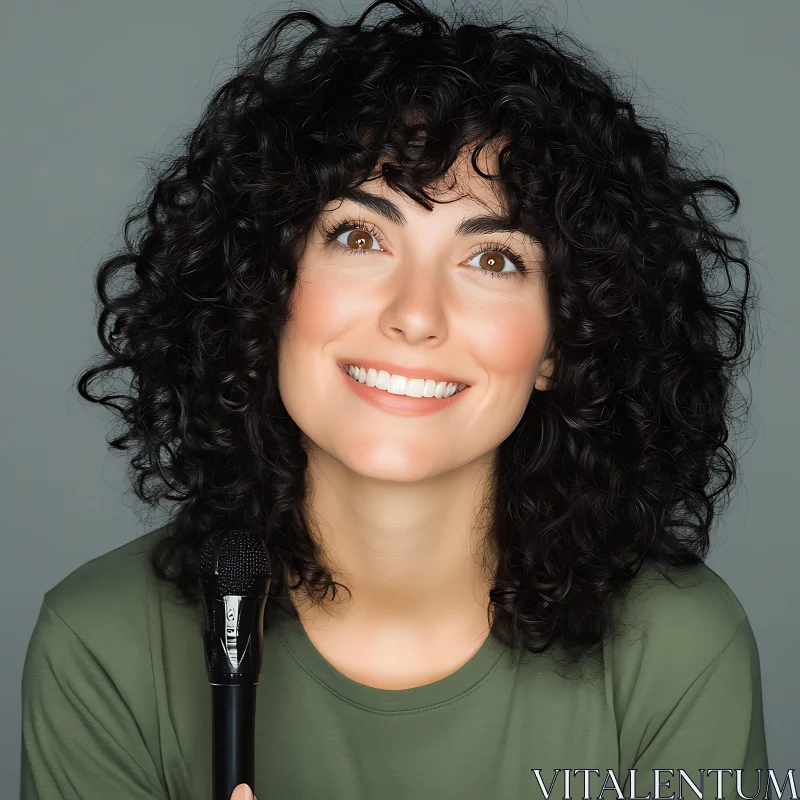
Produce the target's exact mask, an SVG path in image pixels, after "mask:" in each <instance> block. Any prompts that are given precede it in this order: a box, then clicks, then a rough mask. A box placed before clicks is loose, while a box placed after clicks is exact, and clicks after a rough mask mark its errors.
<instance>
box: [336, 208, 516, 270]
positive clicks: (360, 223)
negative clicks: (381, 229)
mask: <svg viewBox="0 0 800 800" xmlns="http://www.w3.org/2000/svg"><path fill="white" fill-rule="evenodd" d="M349 228H355V229H358V230H364V231H366V232H367V233H369V234H370V236H373V237H374V238H375V239H376V240H377V241H378V244H382V243H383V238H382V237H381V235H380V234H379V233H378V231H377V230H376V229H375V227H374V226H373V225H371V224H370V223H369V222H366V221H365V220H358V219H345V220H342V221H341V222H333V223H331V225H330V226H329V227H325V226H322V231H323V233H324V234H325V241H331V242H333V240H334V239H336V238H337V237H338V236H339V235H341V234H342V233H343V232H344V231H346V230H347V229H349ZM333 243H334V244H335V245H336V246H337V247H338V248H339V249H341V250H343V251H345V252H346V253H349V254H351V255H364V254H365V253H371V252H374V251H373V250H353V249H352V248H350V247H345V245H343V244H340V243H339V242H333ZM487 250H491V251H492V252H494V253H501V254H502V255H504V256H505V257H506V258H508V260H509V261H510V262H511V263H512V264H513V265H514V266H515V267H516V268H517V271H515V272H513V271H512V272H493V271H492V270H489V269H480V268H478V267H476V268H475V269H477V270H478V271H479V272H485V273H488V274H489V275H490V276H491V277H492V278H510V277H513V276H515V275H516V276H520V275H524V274H525V273H526V272H527V271H528V269H527V267H526V266H525V262H524V261H523V259H522V257H521V256H520V255H519V254H518V253H515V252H514V251H513V250H509V249H508V248H507V247H504V246H503V245H500V244H497V243H496V242H483V243H482V244H479V245H477V249H476V250H475V252H473V253H471V254H470V255H469V256H468V257H467V260H470V259H472V258H474V257H475V256H477V255H478V254H480V253H485V252H486V251H487Z"/></svg>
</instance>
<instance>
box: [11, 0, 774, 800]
mask: <svg viewBox="0 0 800 800" xmlns="http://www.w3.org/2000/svg"><path fill="white" fill-rule="evenodd" d="M379 5H382V3H374V4H373V5H371V6H370V7H368V8H367V9H366V10H365V11H364V12H363V14H362V15H361V17H360V18H359V19H358V20H357V22H355V23H354V24H350V25H342V26H339V27H336V26H332V25H328V24H326V23H324V22H322V21H321V20H320V19H319V18H318V17H316V16H314V15H312V14H308V13H300V12H295V13H290V14H287V15H285V16H284V17H283V18H282V19H281V20H279V21H278V22H277V23H276V24H274V25H273V26H272V27H271V28H270V29H269V30H268V31H267V33H266V34H265V35H264V36H263V38H262V39H261V40H260V41H259V42H258V44H257V45H256V47H255V48H253V50H252V51H251V53H250V54H249V58H248V60H247V62H246V63H245V64H244V65H243V67H242V68H241V70H240V71H239V73H238V74H237V76H235V77H234V78H232V79H231V80H230V81H228V82H227V83H226V85H225V86H223V87H222V88H221V89H220V90H219V91H217V92H216V94H215V95H214V97H213V98H212V100H211V102H210V103H209V105H208V107H207V109H206V110H205V111H204V113H203V115H202V118H201V120H200V122H199V124H198V125H197V128H196V130H195V131H194V132H193V133H192V135H191V136H190V137H189V138H188V141H187V142H186V147H185V148H184V149H185V152H182V153H180V154H179V155H177V156H176V157H175V158H174V160H173V161H172V162H171V163H170V164H169V165H167V167H165V168H164V169H163V171H162V172H161V173H160V175H159V177H158V179H157V180H156V181H155V182H154V188H153V191H152V193H151V194H150V196H149V198H148V199H147V203H146V206H145V207H144V208H143V209H141V210H140V211H137V213H135V214H132V216H131V218H130V219H129V222H128V225H126V249H125V250H124V251H123V252H122V253H120V254H117V255H115V256H113V257H112V258H110V259H108V260H107V261H106V262H105V263H104V264H103V265H102V267H101V269H100V271H99V274H98V277H97V290H98V293H99V296H100V298H101V301H102V304H103V312H102V315H101V319H100V323H99V326H98V332H99V335H100V337H101V340H102V342H103V344H104V347H105V349H106V350H107V352H108V353H109V357H108V358H107V359H106V360H105V361H104V362H103V363H100V364H98V365H96V366H94V367H92V368H91V369H88V370H86V371H85V372H84V373H83V374H82V375H81V377H80V381H79V384H78V390H79V392H80V393H81V395H82V396H83V397H84V398H86V399H88V400H90V401H93V402H97V403H101V404H103V405H106V406H110V407H112V408H116V409H117V410H118V411H119V412H120V413H121V415H122V418H123V419H124V422H125V425H126V430H125V431H124V433H123V434H122V435H120V436H119V437H118V438H115V439H113V440H112V441H111V445H112V446H113V447H114V448H116V449H127V448H129V447H135V448H136V455H135V456H134V457H133V459H132V466H133V468H134V469H135V470H136V472H137V473H138V479H137V481H136V491H137V495H138V496H139V497H140V498H141V499H143V500H145V501H146V502H148V503H151V504H155V503H156V502H157V501H158V500H159V499H160V498H162V497H167V498H169V499H174V500H177V501H178V504H177V510H176V511H175V513H174V514H173V516H172V518H171V520H170V522H169V524H168V525H165V526H164V527H162V528H159V529H157V530H155V531H152V532H151V533H149V534H147V535H146V536H142V537H139V538H138V539H136V540H135V541H133V542H131V543H129V544H126V545H125V546H123V547H121V548H118V549H117V550H114V551H112V552H110V553H106V554H105V555H103V556H101V557H100V558H98V559H95V560H94V561H91V562H89V563H88V564H85V565H83V566H82V567H81V568H80V569H78V570H77V571H76V572H74V573H72V574H71V575H70V576H68V577H67V578H65V579H64V580H63V581H62V582H61V583H60V584H58V585H57V586H56V587H54V588H53V589H51V590H50V591H49V592H48V593H46V595H45V598H44V603H43V606H42V610H41V612H40V617H39V620H38V622H37V626H36V630H35V631H34V634H33V637H32V639H31V644H30V646H29V650H28V656H27V660H26V665H25V677H24V683H23V702H24V713H23V766H22V785H23V790H22V794H23V798H24V800H33V798H38V799H39V800H51V798H53V799H54V798H61V797H105V796H114V797H118V798H125V800H139V799H141V800H144V798H147V800H152V798H156V797H162V798H167V797H168V798H186V800H198V798H203V797H208V796H209V793H210V780H211V767H210V761H209V747H210V717H211V714H210V699H209V690H208V682H207V675H206V673H205V665H204V662H203V652H202V636H201V630H202V624H203V623H202V611H201V609H200V606H199V602H198V594H197V582H196V574H195V573H196V566H197V559H198V553H199V551H200V549H201V546H202V543H203V541H204V539H205V537H206V536H208V535H209V534H210V533H212V532H213V531H215V530H218V529H220V528H248V529H250V530H254V531H257V532H259V535H262V536H263V538H264V541H265V543H266V546H267V548H268V552H269V554H270V558H271V563H272V566H273V571H274V575H275V577H274V578H273V581H272V584H271V586H270V591H269V599H268V602H267V608H266V615H265V628H266V633H265V644H264V660H263V666H262V672H261V680H260V683H259V690H258V707H257V722H256V737H257V739H256V742H257V755H256V787H255V788H256V792H257V794H258V795H259V796H260V797H261V800H265V798H266V799H267V800H294V798H319V797H322V796H325V797H329V798H342V799H344V798H348V800H351V799H352V798H356V799H359V798H364V799H365V800H366V799H367V798H369V799H370V800H371V799H372V798H376V797H380V798H404V799H406V798H412V797H414V798H417V797H419V798H433V797H436V798H439V799H441V798H462V799H467V800H469V799H470V798H481V800H485V798H487V797H491V798H498V800H511V798H522V797H525V798H529V797H540V796H542V797H546V796H549V797H566V796H573V797H579V796H595V797H596V796H606V795H605V791H608V790H611V791H612V792H613V793H614V795H615V796H618V797H622V796H624V797H640V798H641V797H647V796H648V795H649V796H650V797H655V796H659V795H655V794H654V792H655V791H659V792H661V795H660V796H669V795H670V794H672V793H674V792H675V791H679V792H682V793H686V796H689V797H692V796H696V795H695V794H691V792H692V791H696V790H700V791H702V790H703V787H704V784H705V786H706V788H705V791H708V792H712V791H716V787H717V785H718V784H717V781H718V780H719V782H720V783H719V785H720V786H721V787H722V790H721V791H719V792H717V794H718V795H724V796H726V797H729V796H735V795H734V794H733V792H734V791H735V790H736V789H737V788H738V789H740V795H747V796H750V797H754V796H756V794H763V792H764V790H765V788H766V786H765V785H764V783H763V782H762V778H761V775H760V774H759V773H758V770H766V768H767V752H766V743H765V736H764V724H763V713H762V703H761V684H760V673H759V659H758V651H757V647H756V643H755V640H754V638H753V633H752V630H751V628H750V624H749V622H748V619H747V616H746V614H745V612H744V610H743V609H742V606H741V605H740V603H739V602H738V600H737V599H736V597H735V595H734V594H733V592H732V591H731V589H730V588H729V587H728V586H727V585H726V584H725V582H724V581H723V580H722V579H721V578H720V577H719V576H717V575H716V573H714V572H713V571H712V570H711V569H710V568H708V567H707V566H706V565H705V564H704V558H705V556H706V554H707V552H708V548H709V530H710V526H711V522H712V519H713V516H714V513H715V510H716V508H719V507H720V506H721V504H722V501H723V500H726V499H727V494H726V490H728V489H729V487H730V486H731V485H732V484H733V481H734V479H735V474H736V473H735V467H736V462H735V457H734V455H733V453H732V452H731V451H730V450H729V449H728V448H727V447H726V445H725V442H726V440H727V437H728V425H729V422H730V398H731V394H732V393H733V391H734V390H735V380H736V375H737V371H738V370H740V369H741V368H743V367H744V366H745V365H746V363H747V359H746V357H744V356H743V353H744V348H745V341H746V337H745V331H746V326H747V322H748V319H747V314H748V312H749V311H751V310H752V300H753V294H752V292H751V290H750V268H749V264H748V260H747V256H746V249H745V246H744V242H743V241H742V240H740V239H737V238H735V237H733V236H731V235H729V234H726V233H724V232H723V231H722V230H721V229H720V228H719V227H718V226H717V225H716V223H715V220H714V219H713V217H712V216H711V215H710V213H709V211H708V210H707V208H706V206H705V200H706V195H708V194H710V193H717V194H719V195H721V196H722V197H723V198H724V199H727V200H728V201H729V202H730V203H731V205H732V207H733V211H734V212H735V211H736V210H737V209H738V205H739V198H738V195H737V194H736V192H735V190H734V189H733V187H732V186H731V185H730V184H729V183H728V182H726V181H725V180H723V179H720V178H711V177H708V176H705V175H702V174H700V173H698V172H696V171H693V170H691V169H690V168H689V166H687V164H686V163H683V162H682V161H681V160H680V159H678V158H677V157H676V156H675V154H674V143H672V142H671V141H670V140H669V138H668V137H667V136H666V135H665V134H664V133H663V132H662V131H660V130H658V129H657V128H655V127H649V126H647V125H645V124H643V123H642V122H641V121H639V120H638V119H637V117H636V115H635V113H634V110H633V108H632V106H631V104H630V103H629V102H628V101H627V100H626V99H624V97H623V96H622V93H621V91H620V90H619V89H617V88H615V87H614V85H613V80H612V78H610V77H608V76H607V75H605V71H604V70H603V68H602V67H601V66H599V65H598V64H596V63H593V60H592V58H591V57H590V55H589V54H588V53H586V52H583V51H582V50H581V49H580V47H579V46H578V45H577V44H576V43H575V42H574V41H573V40H569V41H570V42H571V44H572V47H571V48H568V47H567V45H566V44H565V43H564V42H563V41H562V38H563V37H561V36H558V35H554V36H551V37H546V36H544V34H543V33H541V32H538V33H537V32H536V31H535V30H534V29H532V28H529V29H527V30H525V29H520V28H516V27H515V26H513V25H512V24H510V23H501V24H497V25H492V26H481V25H477V24H474V23H473V24H451V23H449V22H447V21H446V20H444V19H443V18H442V17H440V16H439V15H437V14H435V13H434V12H432V11H430V10H428V9H426V8H425V7H424V6H422V5H420V4H418V3H416V2H414V1H413V0H398V2H395V3H393V5H394V6H395V7H396V11H397V14H396V15H395V16H394V17H388V18H387V19H385V20H382V21H381V20H378V21H376V22H375V24H374V25H369V26H368V25H367V18H368V17H370V16H371V15H372V13H373V9H375V8H377V7H378V6H379ZM301 22H302V23H305V24H307V25H309V26H311V32H310V33H308V35H307V36H305V38H303V39H302V40H301V41H299V42H296V43H294V44H292V45H290V46H287V47H286V48H283V49H282V48H281V47H280V46H279V44H280V39H281V37H282V36H284V35H288V31H289V30H290V29H291V28H292V26H294V25H295V24H296V23H301ZM145 217H146V219H145ZM135 221H143V222H144V224H143V227H142V228H141V230H140V231H139V232H137V234H136V235H135V236H134V237H131V236H130V235H129V234H128V226H129V225H132V224H133V223H134V222H135ZM128 266H134V267H135V272H134V274H133V275H132V276H131V279H132V283H130V284H129V285H126V286H119V287H116V288H112V281H113V278H114V277H115V276H116V275H117V273H120V272H122V270H123V268H125V267H128ZM735 267H739V268H740V269H741V270H742V272H743V273H744V275H745V279H746V280H745V287H744V290H743V291H741V292H738V293H737V292H736V290H735V289H734V288H733V284H732V275H731V270H732V268H735ZM716 271H722V272H723V273H724V274H723V288H722V289H720V287H719V286H712V280H716V279H717V277H718V276H717V275H716V274H714V273H715V272H716ZM728 278H731V280H727V279H728ZM725 284H727V288H725V286H724V285H725ZM112 316H113V317H114V318H115V320H114V325H113V328H112V330H111V332H110V333H109V332H106V329H105V325H106V322H107V321H109V319H110V318H111V317H112ZM122 368H127V369H129V370H131V371H132V372H133V375H134V381H133V383H132V384H131V386H132V389H131V391H130V393H129V394H128V395H126V396H124V397H123V398H122V399H123V400H125V402H124V404H119V405H118V404H117V401H118V400H120V395H119V394H105V395H103V394H94V393H92V391H91V390H90V383H91V381H92V380H93V379H94V378H95V377H97V376H100V375H102V374H103V373H105V372H110V371H113V370H117V369H122ZM717 479H721V480H717ZM343 589H346V590H347V591H346V592H344V593H343V592H342V591H340V590H343ZM658 770H661V772H659V771H658ZM681 770H682V771H683V772H680V771H681ZM707 770H711V772H705V771H707ZM720 770H721V772H720ZM736 770H739V771H740V772H739V773H738V774H737V772H736ZM726 771H730V774H729V773H728V772H726ZM737 778H738V780H739V784H738V786H737V784H736V779H737ZM688 781H691V782H692V783H689V782H688ZM693 787H694V788H693ZM244 789H245V787H244V786H240V787H238V788H237V792H235V793H234V795H235V796H244V794H243V792H244ZM240 792H241V793H242V794H239V793H240ZM601 792H602V794H601Z"/></svg>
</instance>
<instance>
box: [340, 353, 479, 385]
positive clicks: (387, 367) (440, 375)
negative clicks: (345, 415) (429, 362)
mask: <svg viewBox="0 0 800 800" xmlns="http://www.w3.org/2000/svg"><path fill="white" fill-rule="evenodd" d="M347 364H354V365H355V366H357V367H364V369H370V368H372V369H376V370H378V371H380V370H384V371H386V372H388V373H389V374H390V375H405V376H406V377H407V378H426V379H429V380H432V381H436V382H437V383H439V382H441V381H445V382H447V383H455V384H457V385H458V384H462V383H463V384H464V385H465V386H470V383H469V382H468V381H464V380H461V379H460V378H454V377H453V376H452V375H448V374H447V373H445V372H440V371H439V370H437V369H433V368H432V367H422V366H420V367H406V366H403V365H402V364H394V363H392V362H391V361H377V360H376V359H373V358H360V357H358V356H356V357H353V358H345V359H339V366H342V367H344V366H346V365H347Z"/></svg>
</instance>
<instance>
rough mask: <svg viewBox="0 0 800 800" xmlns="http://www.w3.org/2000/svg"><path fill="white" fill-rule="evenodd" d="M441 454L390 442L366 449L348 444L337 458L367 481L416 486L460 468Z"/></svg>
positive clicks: (335, 455)
mask: <svg viewBox="0 0 800 800" xmlns="http://www.w3.org/2000/svg"><path fill="white" fill-rule="evenodd" d="M442 455H443V454H442V453H441V452H435V451H434V452H432V451H431V449H430V448H423V450H422V451H421V450H420V448H419V447H418V446H410V445H405V446H404V445H401V444H399V443H395V444H388V443H387V444H384V445H383V446H376V447H371V448H367V449H364V448H360V449H359V448H358V447H357V446H356V445H349V446H347V447H345V448H342V449H341V450H340V451H339V452H338V453H335V454H334V458H336V460H337V461H339V462H340V463H341V464H343V465H344V466H345V467H347V468H348V469H349V470H351V471H352V472H355V473H356V474H358V475H361V476H362V477H364V478H372V479H374V480H379V481H397V482H401V483H414V482H416V481H423V480H426V479H428V478H434V477H436V476H437V475H441V474H443V473H446V472H450V471H452V470H453V469H456V468H457V466H458V465H455V464H451V463H445V461H444V459H443V458H442ZM451 458H452V456H451ZM448 461H449V459H448Z"/></svg>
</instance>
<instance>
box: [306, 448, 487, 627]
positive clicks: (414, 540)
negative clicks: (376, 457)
mask: <svg viewBox="0 0 800 800" xmlns="http://www.w3.org/2000/svg"><path fill="white" fill-rule="evenodd" d="M494 470H495V454H493V453H490V454H488V455H487V456H486V457H485V458H483V459H478V460H476V461H474V462H472V463H470V464H468V465H466V466H465V467H462V468H461V469H459V470H456V471H454V472H451V473H448V474H447V475H441V476H437V477H435V478H432V479H430V480H424V481H417V482H415V483H399V482H393V481H380V480H375V479H372V478H368V477H364V476H363V475H359V474H356V473H354V472H352V471H351V470H349V469H348V468H347V467H345V466H344V465H343V464H341V463H340V462H338V461H336V460H335V459H333V458H331V457H330V456H329V455H327V454H326V453H324V452H323V451H320V450H319V449H316V448H314V449H313V450H312V451H311V452H310V453H309V463H308V471H307V478H308V480H307V494H306V519H307V521H308V524H309V526H310V528H311V531H312V536H314V538H315V539H316V541H317V542H318V544H319V545H320V547H321V550H322V556H323V559H324V562H325V564H326V566H327V567H328V568H329V569H330V570H331V571H332V573H333V576H334V578H335V579H336V580H337V581H339V582H340V583H343V584H345V585H346V586H347V587H348V589H349V590H350V592H351V594H350V595H348V593H347V592H340V591H339V590H338V589H337V597H336V600H335V601H327V600H326V606H325V607H324V608H320V607H317V606H312V605H311V604H310V603H309V602H304V598H301V597H300V596H297V595H296V596H294V597H293V599H294V601H295V605H296V607H297V609H298V613H299V614H300V616H301V618H302V619H303V620H304V621H311V620H312V619H319V618H320V617H324V619H325V620H326V624H328V625H330V624H334V625H335V624H337V621H338V622H341V623H342V624H345V623H346V626H347V627H348V628H358V629H362V630H376V631H377V630H382V629H385V627H386V625H389V626H391V627H392V628H395V629H402V630H406V631H408V632H412V631H413V632H418V633H420V634H422V635H425V634H431V633H433V632H435V631H436V630H439V629H442V628H444V627H449V628H452V627H453V626H458V627H463V628H464V629H469V630H472V631H475V630H480V631H483V630H484V629H485V631H487V632H488V622H487V609H488V605H489V590H490V588H491V587H492V585H493V578H494V558H493V556H491V555H487V554H489V553H490V551H491V548H490V547H487V536H486V534H487V531H488V529H489V524H488V522H489V520H491V512H492V503H491V500H492V492H491V486H492V484H493V480H492V478H493V475H494ZM301 591H302V590H301Z"/></svg>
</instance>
